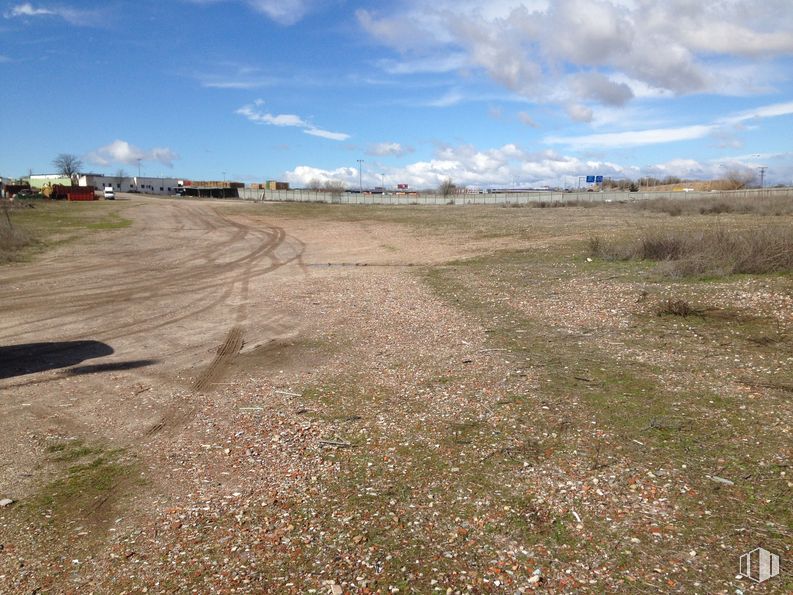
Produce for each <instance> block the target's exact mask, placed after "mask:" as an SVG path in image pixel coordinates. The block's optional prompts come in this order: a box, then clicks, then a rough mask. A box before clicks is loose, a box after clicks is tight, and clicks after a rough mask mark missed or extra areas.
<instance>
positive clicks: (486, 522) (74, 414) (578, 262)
mask: <svg viewBox="0 0 793 595" xmlns="http://www.w3.org/2000/svg"><path fill="white" fill-rule="evenodd" d="M91 206H97V207H106V208H108V209H109V211H110V212H111V214H112V215H113V216H114V217H117V215H116V214H115V212H114V209H116V208H118V209H120V211H121V213H120V215H121V216H123V217H124V218H126V219H128V220H130V221H132V225H131V226H130V227H128V228H123V229H114V230H113V231H103V232H99V233H95V234H93V235H89V236H87V237H86V238H84V239H83V240H82V241H78V242H70V243H67V244H63V245H60V246H59V247H57V248H55V249H53V250H51V251H50V252H47V253H45V254H43V255H39V256H38V257H37V258H36V260H35V261H34V262H30V263H24V264H15V265H9V266H5V267H0V296H1V297H2V302H0V303H2V305H3V313H2V315H0V592H2V593H6V592H8V593H33V592H53V593H62V592H86V593H89V592H94V593H139V592H157V593H174V592H184V593H189V592H199V593H221V592H222V593H306V592H309V593H311V592H315V593H328V592H332V593H340V592H341V593H395V592H400V593H409V592H416V593H429V592H435V591H438V592H447V593H464V592H474V593H486V592H494V593H515V592H520V593H528V592H532V591H534V590H536V589H542V590H546V591H548V592H593V593H600V592H618V591H619V592H735V591H736V590H737V589H741V590H744V589H745V588H747V581H746V580H743V581H742V580H739V579H736V578H735V572H736V570H735V569H736V567H737V561H738V558H739V556H740V555H742V554H743V553H744V552H747V551H750V550H751V549H752V548H754V547H757V546H758V545H761V546H762V547H765V548H767V549H768V551H770V552H778V553H779V554H780V555H781V557H782V558H783V559H787V558H788V557H789V552H790V548H789V543H790V539H789V538H790V529H789V527H790V526H791V522H790V510H791V509H793V508H792V507H791V504H790V503H791V495H792V494H793V491H791V488H793V483H791V481H790V478H789V476H788V473H789V460H790V441H789V440H788V439H787V438H789V436H790V419H791V410H790V407H791V405H790V398H789V395H790V390H791V388H790V387H791V385H793V379H792V378H791V376H790V372H789V370H790V362H791V361H793V351H791V341H790V337H791V336H793V334H792V333H791V330H790V321H791V320H793V317H792V316H791V308H793V300H791V296H792V295H793V293H792V292H791V286H790V278H789V275H787V276H785V275H781V276H751V277H738V278H735V277H727V278H724V279H721V280H719V281H713V280H708V281H707V282H697V281H694V280H691V279H681V280H677V279H670V278H669V277H666V276H663V274H661V272H660V271H659V270H658V269H656V268H655V267H651V266H649V265H648V264H647V263H633V262H627V263H626V262H622V261H620V262H612V261H605V260H600V259H595V258H591V257H589V258H587V257H586V254H587V253H586V243H587V242H586V238H587V237H589V236H592V235H595V236H597V235H599V234H605V235H607V236H611V235H614V234H617V235H619V234H628V235H631V234H634V233H635V230H636V229H639V228H641V227H642V226H647V225H650V224H652V225H655V226H657V227H658V229H661V230H664V229H669V228H670V226H683V227H687V228H691V229H701V228H702V227H703V226H707V225H710V224H711V222H712V219H710V218H709V217H708V216H707V215H704V214H701V213H700V212H699V211H696V212H693V213H691V214H690V215H684V216H680V217H674V218H672V219H671V220H670V218H669V217H668V215H666V214H652V213H650V214H648V213H646V212H644V211H642V210H639V209H637V208H635V207H633V206H631V205H624V206H622V205H611V206H609V205H603V206H602V207H599V208H597V209H595V208H584V207H571V208H558V209H531V208H526V209H494V208H485V207H481V208H480V207H473V208H460V209H457V208H455V209H447V208H444V207H439V208H437V209H432V208H420V207H415V208H414V207H410V208H404V209H403V208H386V207H383V208H378V207H371V208H370V207H360V208H354V207H338V208H337V207H336V206H331V205H288V204H283V205H271V204H257V205H251V204H244V203H240V202H231V201H228V202H225V201H224V202H213V201H182V200H167V199H154V198H144V197H127V200H125V201H119V202H118V203H116V204H102V203H96V204H95V205H91ZM60 207H63V208H64V209H67V208H68V207H69V205H59V206H58V208H60ZM88 208H89V209H90V208H91V207H88ZM58 212H63V211H58ZM81 212H82V211H81ZM70 213H72V214H75V212H74V211H70ZM90 213H92V214H93V215H94V216H96V215H97V213H98V211H96V210H92V211H90ZM77 214H79V213H77ZM774 218H775V219H776V218H777V217H776V216H774ZM747 221H748V222H749V224H750V226H751V225H754V226H762V225H767V223H768V218H767V216H765V215H758V216H757V217H753V216H750V215H744V214H741V215H738V214H736V215H734V216H733V217H732V218H731V219H729V220H727V223H730V224H732V225H736V226H740V225H744V226H745V225H747V223H746V222H747ZM724 222H725V220H722V223H724ZM756 228H757V227H756ZM631 237H633V236H632V235H631ZM468 256H473V258H466V257H468ZM671 297H674V298H676V299H685V300H687V303H688V302H690V303H691V304H695V305H697V306H698V307H699V308H701V309H699V310H697V312H701V313H712V314H708V315H705V314H697V315H693V316H688V317H681V316H677V315H667V314H664V313H663V310H662V308H663V307H664V305H665V304H668V303H669V299H670V298H671ZM750 411H751V415H747V413H748V412H750ZM8 500H13V502H12V503H11V504H8ZM3 503H5V505H4V504H3ZM736 528H739V529H736ZM615 552H618V553H619V555H616V556H615V555H614V553H615ZM775 580H776V579H775ZM777 582H778V583H780V585H781V588H782V590H783V591H784V590H785V589H786V588H787V590H788V591H789V590H790V585H792V584H793V583H791V582H790V577H789V576H788V577H782V578H780V579H778V580H777Z"/></svg>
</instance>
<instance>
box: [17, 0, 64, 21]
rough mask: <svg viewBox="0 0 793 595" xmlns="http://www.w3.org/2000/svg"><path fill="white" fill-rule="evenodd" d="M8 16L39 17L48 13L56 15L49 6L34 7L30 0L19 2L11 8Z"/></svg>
mask: <svg viewBox="0 0 793 595" xmlns="http://www.w3.org/2000/svg"><path fill="white" fill-rule="evenodd" d="M7 14H8V17H9V18H10V17H39V16H47V15H56V14H58V13H56V12H55V11H54V10H50V9H48V8H33V5H32V4H31V3H30V2H25V3H24V4H17V5H16V6H14V7H13V8H11V10H9V11H8V13H7Z"/></svg>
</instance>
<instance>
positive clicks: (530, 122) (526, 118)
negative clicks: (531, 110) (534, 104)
mask: <svg viewBox="0 0 793 595" xmlns="http://www.w3.org/2000/svg"><path fill="white" fill-rule="evenodd" d="M518 120H520V123H521V124H525V125H526V126H529V127H531V128H539V127H540V126H539V124H537V122H536V121H535V120H534V118H532V117H531V116H530V115H529V114H528V113H527V112H518Z"/></svg>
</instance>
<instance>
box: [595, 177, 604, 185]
mask: <svg viewBox="0 0 793 595" xmlns="http://www.w3.org/2000/svg"><path fill="white" fill-rule="evenodd" d="M595 182H597V183H598V184H601V183H603V176H597V177H596V178H595Z"/></svg>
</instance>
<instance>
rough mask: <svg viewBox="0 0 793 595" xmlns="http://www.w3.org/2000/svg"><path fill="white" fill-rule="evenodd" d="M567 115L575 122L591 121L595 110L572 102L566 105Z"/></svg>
mask: <svg viewBox="0 0 793 595" xmlns="http://www.w3.org/2000/svg"><path fill="white" fill-rule="evenodd" d="M567 115H568V116H570V119H571V120H575V121H576V122H591V121H592V119H593V118H594V117H595V112H594V111H592V110H591V109H590V108H588V107H587V106H585V105H581V104H580V103H572V104H570V105H568V106H567Z"/></svg>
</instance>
